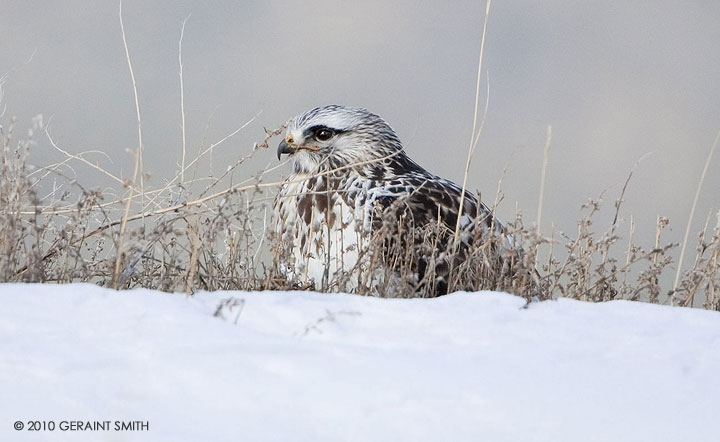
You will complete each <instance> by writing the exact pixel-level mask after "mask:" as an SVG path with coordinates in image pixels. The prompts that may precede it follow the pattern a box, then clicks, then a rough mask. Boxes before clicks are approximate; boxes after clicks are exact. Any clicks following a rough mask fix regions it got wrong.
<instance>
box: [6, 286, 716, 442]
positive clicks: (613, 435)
mask: <svg viewBox="0 0 720 442" xmlns="http://www.w3.org/2000/svg"><path fill="white" fill-rule="evenodd" d="M225 299H229V301H227V302H225V304H226V307H224V308H223V309H221V312H220V316H219V317H216V316H214V313H215V312H216V310H217V309H218V305H219V304H220V303H221V301H223V300H225ZM0 303H1V304H0V305H1V307H0V397H1V399H0V416H1V417H2V419H0V440H2V441H64V440H67V441H87V440H92V441H136V440H137V441H345V440H349V441H495V442H497V441H553V442H557V441H573V442H576V441H613V442H618V441H652V442H657V441H718V440H720V432H718V422H719V421H720V414H719V413H720V314H719V313H717V312H708V311H702V310H691V309H681V308H671V307H663V306H657V305H649V304H642V303H632V302H622V301H618V302H609V303H604V304H589V303H581V302H576V301H569V300H560V301H553V302H543V303H533V304H531V305H529V306H527V308H524V307H525V302H524V301H523V300H522V299H520V298H517V297H513V296H510V295H507V294H501V293H491V292H482V293H458V294H453V295H449V296H445V297H442V298H438V299H429V300H421V299H413V300H400V299H376V298H364V297H359V296H351V295H329V294H316V293H307V292H301V293H299V292H295V293H293V292H290V293H280V292H265V293H242V292H216V293H199V294H197V295H195V296H194V297H186V296H184V295H181V294H164V293H159V292H153V291H149V290H133V291H125V292H114V291H111V290H106V289H102V288H99V287H96V286H92V285H83V284H73V285H65V286H56V285H22V284H5V285H0ZM16 421H20V422H21V423H22V424H23V426H24V427H25V428H24V429H23V430H21V431H17V430H15V429H14V428H13V426H14V425H15V422H16ZM29 421H40V423H39V425H40V428H42V426H43V425H44V426H45V428H46V429H45V430H44V431H28V428H29V426H35V427H37V426H38V424H37V423H32V422H29ZM73 421H75V423H74V424H71V422H73ZM77 421H81V422H82V423H81V424H80V425H87V422H88V421H90V422H91V425H98V424H93V422H95V421H97V422H99V425H103V426H104V425H105V424H104V422H105V421H110V422H109V425H108V427H109V429H108V430H107V431H103V430H102V426H101V427H97V428H98V429H97V430H96V431H91V430H86V431H78V430H75V431H71V430H69V429H68V428H69V427H70V425H75V426H77V425H78V424H77ZM116 421H119V422H135V421H137V422H138V426H136V427H135V428H137V429H139V430H138V431H128V430H126V431H115V425H116ZM43 422H44V423H43ZM145 423H147V425H148V427H149V428H148V429H147V430H144V429H143V426H142V425H144V424H145ZM52 425H54V430H53V431H50V430H49V429H48V428H49V427H50V426H52ZM61 427H62V428H64V429H61Z"/></svg>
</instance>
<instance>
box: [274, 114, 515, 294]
mask: <svg viewBox="0 0 720 442" xmlns="http://www.w3.org/2000/svg"><path fill="white" fill-rule="evenodd" d="M286 154H287V155H289V156H290V159H291V160H292V161H291V163H292V168H293V171H292V174H291V175H290V176H289V177H288V178H287V179H286V180H285V181H284V183H283V185H282V187H281V188H280V191H279V193H278V195H277V197H276V199H275V207H274V209H275V213H276V232H277V233H278V234H279V238H280V241H279V247H280V249H281V250H280V252H278V254H279V255H283V256H284V257H285V258H284V260H283V262H281V263H280V264H281V266H282V268H283V269H284V272H285V274H286V276H287V277H288V278H290V279H293V280H294V281H296V282H299V283H300V284H301V285H302V286H305V287H311V288H315V289H323V290H333V289H337V290H346V291H357V292H365V293H374V294H377V295H380V296H396V295H398V296H402V295H404V296H408V295H409V293H411V292H422V295H424V296H438V295H442V294H445V293H447V291H448V289H449V288H451V287H452V288H455V289H459V288H460V289H475V290H477V289H479V288H480V287H467V286H462V285H458V284H451V281H450V280H449V278H450V276H451V274H450V273H451V272H452V269H453V268H455V269H456V270H457V269H460V268H462V267H463V265H465V267H467V265H466V264H467V262H468V261H470V262H474V263H475V264H477V265H475V264H473V265H474V266H475V270H474V271H477V266H478V265H479V266H486V267H488V268H489V267H492V266H493V265H494V263H493V262H488V258H487V256H488V254H485V255H484V257H483V258H482V259H480V260H478V259H475V261H472V260H471V259H470V258H471V256H470V255H469V252H468V251H469V250H472V246H473V245H474V246H476V247H475V250H476V251H477V250H478V249H480V247H479V246H480V245H481V243H483V242H487V241H488V238H490V237H491V236H495V237H498V236H499V237H501V240H500V241H495V242H494V244H493V245H492V247H490V248H488V249H487V250H489V249H492V252H491V253H490V254H489V255H490V256H491V257H493V256H494V257H496V258H498V257H500V258H499V260H496V262H495V264H497V263H502V262H505V261H506V260H505V259H504V258H502V256H504V255H507V250H509V249H512V248H513V246H512V239H511V238H510V236H509V235H507V234H506V233H505V227H504V226H503V224H502V223H501V222H500V221H499V220H497V219H495V217H494V215H493V213H492V211H491V210H490V208H489V207H488V206H486V205H485V204H484V203H482V202H481V201H479V199H478V198H477V197H476V196H475V195H472V194H470V193H467V192H466V193H465V194H464V201H463V204H462V214H460V213H459V210H460V207H461V204H460V199H461V194H462V189H461V187H460V186H458V185H457V184H455V183H453V182H451V181H448V180H446V179H443V178H440V177H438V176H436V175H433V174H432V173H430V172H428V171H427V170H425V169H424V168H423V167H421V166H420V165H418V164H417V163H416V162H415V161H413V160H412V159H411V158H410V157H408V156H407V155H406V153H405V151H404V149H403V145H402V143H401V141H400V139H399V138H398V136H397V134H396V133H395V131H394V130H393V129H392V128H391V127H390V126H389V125H388V124H387V123H386V122H385V120H383V119H382V118H381V117H379V116H377V115H375V114H373V113H371V112H369V111H367V110H366V109H361V108H351V107H345V106H338V105H330V106H323V107H317V108H314V109H311V110H309V111H307V112H305V113H303V114H301V115H298V116H296V117H294V118H292V119H291V120H290V121H289V122H288V124H287V131H286V134H285V138H284V140H282V141H281V142H280V144H279V146H278V149H277V156H278V160H279V159H281V156H282V155H286ZM458 217H460V222H459V224H458ZM458 227H459V229H456V228H458ZM493 232H494V233H495V234H496V235H493ZM380 233H383V235H384V236H379V234H380ZM378 238H379V239H378ZM487 250H486V251H487ZM399 258H402V259H400V260H399ZM492 260H493V259H492V258H491V261H492ZM398 263H399V264H398ZM388 268H391V269H392V270H391V271H388V270H387V269H388ZM466 270H467V269H466ZM471 270H472V269H471ZM470 285H472V284H470Z"/></svg>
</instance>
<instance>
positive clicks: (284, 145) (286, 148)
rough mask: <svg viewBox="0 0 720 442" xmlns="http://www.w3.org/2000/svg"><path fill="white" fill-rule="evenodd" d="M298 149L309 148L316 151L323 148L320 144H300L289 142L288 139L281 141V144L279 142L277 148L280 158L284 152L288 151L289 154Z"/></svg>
mask: <svg viewBox="0 0 720 442" xmlns="http://www.w3.org/2000/svg"><path fill="white" fill-rule="evenodd" d="M298 150H309V151H313V152H315V151H318V150H321V148H320V147H319V146H314V145H312V144H301V145H299V146H298V145H295V144H288V142H287V141H285V140H282V141H281V142H280V144H278V149H277V156H278V160H280V155H282V154H284V153H287V154H290V153H295V152H297V151H298Z"/></svg>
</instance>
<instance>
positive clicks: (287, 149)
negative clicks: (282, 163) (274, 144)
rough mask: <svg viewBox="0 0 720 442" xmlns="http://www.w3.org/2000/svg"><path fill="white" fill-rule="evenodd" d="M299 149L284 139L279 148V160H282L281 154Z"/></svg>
mask: <svg viewBox="0 0 720 442" xmlns="http://www.w3.org/2000/svg"><path fill="white" fill-rule="evenodd" d="M296 150H297V148H294V147H290V145H289V144H288V143H286V142H285V140H282V141H281V142H280V144H279V145H278V148H277V157H278V161H279V160H280V155H282V154H284V153H288V154H289V153H294V152H295V151H296Z"/></svg>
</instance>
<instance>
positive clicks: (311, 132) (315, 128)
mask: <svg viewBox="0 0 720 442" xmlns="http://www.w3.org/2000/svg"><path fill="white" fill-rule="evenodd" d="M322 129H327V130H329V131H331V132H332V133H333V134H335V135H338V134H342V133H345V132H347V131H344V130H341V129H333V128H332V127H327V126H325V125H322V124H318V125H315V126H312V127H309V128H307V129H305V131H304V132H303V137H304V138H308V137H314V136H315V134H316V133H317V132H318V131H320V130H322Z"/></svg>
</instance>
